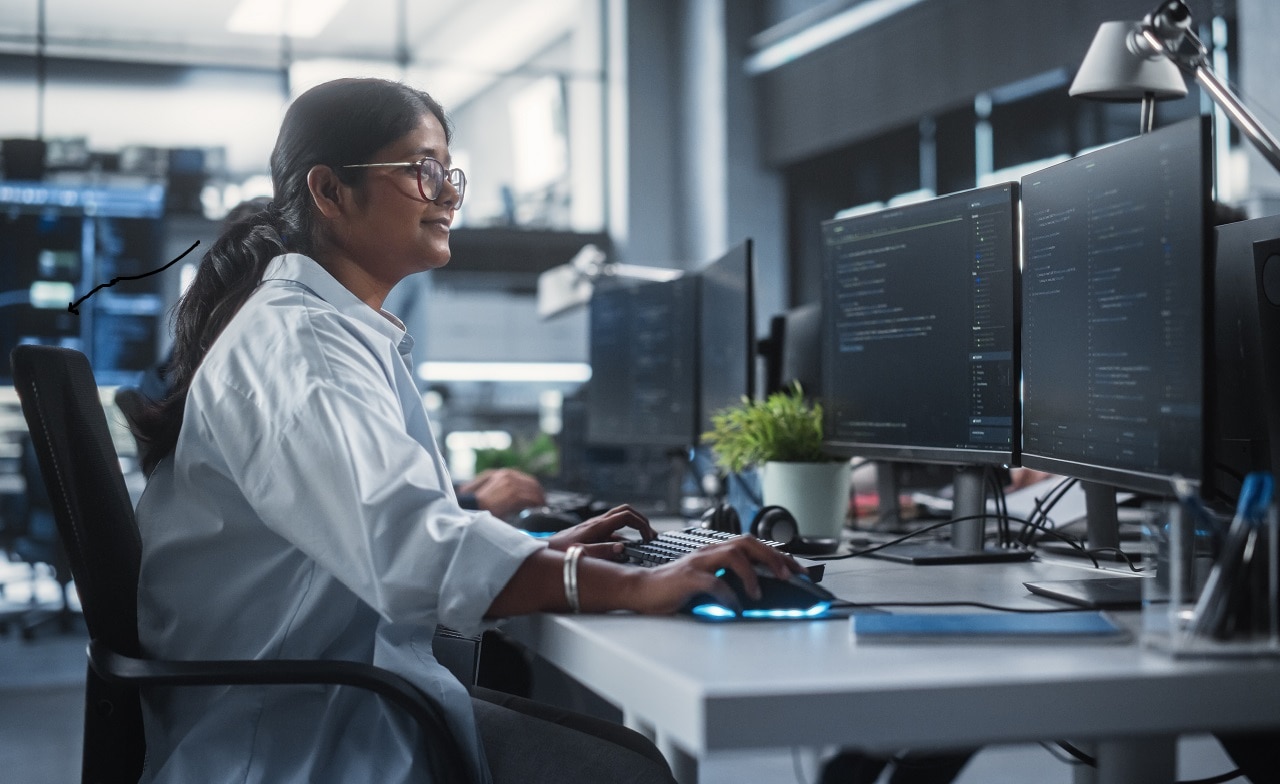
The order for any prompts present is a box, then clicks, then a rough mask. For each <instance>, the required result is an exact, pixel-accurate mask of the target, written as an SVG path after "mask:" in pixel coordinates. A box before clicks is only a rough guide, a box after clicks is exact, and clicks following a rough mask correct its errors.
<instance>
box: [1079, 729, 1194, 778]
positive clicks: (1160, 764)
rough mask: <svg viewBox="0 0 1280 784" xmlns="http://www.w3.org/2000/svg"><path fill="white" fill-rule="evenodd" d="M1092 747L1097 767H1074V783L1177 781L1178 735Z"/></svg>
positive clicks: (1136, 739) (1105, 743)
mask: <svg viewBox="0 0 1280 784" xmlns="http://www.w3.org/2000/svg"><path fill="white" fill-rule="evenodd" d="M1091 746H1092V748H1091V749H1090V751H1091V753H1092V754H1093V756H1094V758H1095V759H1096V760H1097V761H1098V767H1097V768H1091V767H1088V766H1084V765H1081V766H1077V767H1076V769H1075V776H1074V778H1073V784H1167V783H1168V782H1170V781H1175V780H1177V774H1178V738H1177V736H1160V737H1155V738H1129V739H1126V740H1114V741H1102V742H1099V743H1095V744H1091Z"/></svg>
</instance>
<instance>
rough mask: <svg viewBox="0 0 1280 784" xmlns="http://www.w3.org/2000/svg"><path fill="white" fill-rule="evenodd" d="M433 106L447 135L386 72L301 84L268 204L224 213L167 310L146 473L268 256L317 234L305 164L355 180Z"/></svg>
mask: <svg viewBox="0 0 1280 784" xmlns="http://www.w3.org/2000/svg"><path fill="white" fill-rule="evenodd" d="M427 112H430V113H431V114H433V115H435V117H436V119H438V120H439V121H440V125H441V126H442V127H443V128H444V131H445V139H446V141H447V140H448V139H449V138H450V136H451V130H450V127H449V123H448V120H447V119H446V118H445V114H444V109H442V108H441V107H440V104H438V103H437V102H436V101H435V100H434V99H433V98H432V97H431V96H429V95H427V94H426V93H424V92H422V91H420V90H415V89H414V88H412V87H408V86H407V85H404V84H400V83H398V82H390V81H385V80H382V79H338V80H336V81H332V82H326V83H325V84H321V85H319V86H317V87H313V88H312V89H310V90H308V91H306V92H305V93H303V94H302V95H300V96H298V97H297V99H295V100H294V102H293V104H292V105H291V106H290V107H289V110H288V111H287V112H286V113H285V117H284V122H283V123H282V124H281V126H280V135H279V137H277V139H276V146H275V149H274V150H272V152H271V184H272V188H273V190H274V196H273V199H272V201H271V202H270V204H268V205H267V206H266V207H265V208H264V209H259V210H257V211H252V210H246V211H245V212H248V213H249V214H248V215H243V216H241V217H239V218H238V219H237V218H235V217H234V216H229V217H231V220H228V221H227V225H226V227H225V228H224V229H223V231H222V234H221V235H220V236H219V237H218V239H217V241H216V242H214V244H213V247H212V248H210V249H209V251H208V252H207V253H205V255H204V258H203V259H202V260H201V262H200V267H199V269H198V270H197V271H196V275H195V278H194V279H193V280H192V282H191V285H190V287H189V288H188V289H187V291H186V293H185V294H183V295H182V298H181V299H180V300H179V301H178V305H177V309H176V310H175V312H174V316H173V331H174V343H173V355H172V359H171V360H170V361H169V363H168V366H167V368H166V370H165V381H166V383H167V384H168V389H169V393H168V395H167V396H166V397H165V399H164V400H162V401H161V402H159V403H157V404H156V405H154V406H151V407H149V408H148V409H147V410H146V411H145V412H144V413H143V415H142V416H141V417H139V420H138V422H137V423H135V432H136V435H137V436H138V438H139V439H141V440H142V441H143V442H145V443H146V445H147V446H146V450H145V460H144V465H143V470H144V471H145V472H147V473H150V471H151V469H153V468H154V467H155V465H156V463H158V462H159V461H160V460H161V459H162V458H164V457H165V456H166V455H168V454H169V453H170V452H172V451H173V449H174V446H175V445H176V444H177V442H178V432H179V431H180V430H181V428H182V414H183V409H184V408H185V406H186V401H187V391H188V390H189V389H190V387H191V379H192V376H194V375H195V372H196V369H197V368H198V367H200V363H201V362H202V361H203V360H204V357H205V354H206V353H207V352H208V351H209V347H210V346H211V345H213V342H214V341H215V340H216V339H217V338H218V335H219V334H221V333H222V330H223V329H224V328H225V327H226V326H227V323H228V322H229V321H231V317H232V316H234V315H235V314H236V312H237V311H239V310H240V308H241V306H243V305H244V303H245V301H246V300H247V299H248V298H249V296H250V295H251V294H252V293H253V292H254V290H255V289H256V288H257V287H258V284H259V283H260V282H261V281H262V274H263V272H264V271H265V270H266V267H267V263H268V262H270V261H271V259H273V258H275V257H276V256H278V255H280V254H282V253H291V252H296V253H304V254H310V253H312V252H313V250H314V249H315V247H316V246H317V242H318V240H319V238H320V235H319V233H318V232H319V231H320V226H319V225H318V224H317V222H316V219H315V215H316V213H315V211H314V209H313V205H312V201H311V193H310V191H309V190H308V188H307V173H308V172H309V171H310V170H311V168H312V167H313V166H317V165H323V166H330V167H333V171H334V173H335V175H336V176H337V177H338V178H339V179H341V180H342V181H343V182H345V183H347V184H349V185H355V184H358V183H359V181H360V180H361V178H363V176H364V172H365V170H364V169H343V168H341V167H342V166H343V165H344V164H348V163H367V162H368V161H369V159H370V158H371V157H372V156H373V155H374V154H375V153H376V152H377V151H378V150H380V149H382V148H383V147H385V146H387V145H388V144H390V143H392V142H394V141H395V140H397V139H399V138H400V137H402V136H404V135H405V134H407V133H409V132H410V131H412V130H413V129H414V128H416V127H417V126H418V123H420V122H421V121H422V117H423V115H424V114H425V113H427Z"/></svg>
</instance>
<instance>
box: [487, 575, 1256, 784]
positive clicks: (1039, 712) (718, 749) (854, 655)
mask: <svg viewBox="0 0 1280 784" xmlns="http://www.w3.org/2000/svg"><path fill="white" fill-rule="evenodd" d="M1080 576H1083V573H1082V571H1081V569H1080V568H1079V567H1074V566H1070V565H1063V564H1051V563H1039V562H1036V563H1018V564H983V565H963V566H911V565H904V564H895V563H891V562H885V561H875V560H871V559H866V558H858V559H853V560H849V561H837V562H831V563H829V564H828V566H827V573H826V578H825V579H824V581H823V584H824V585H826V586H827V587H828V588H829V589H831V590H832V591H833V592H835V593H836V594H837V595H839V596H841V597H842V598H845V599H852V600H855V601H862V602H874V601H893V600H906V601H928V600H934V601H940V600H976V601H987V602H991V603H995V604H1000V605H1004V606H1025V607H1052V606H1060V605H1056V604H1055V603H1053V602H1050V601H1049V600H1044V599H1040V598H1037V597H1033V596H1031V595H1030V594H1028V593H1027V592H1026V590H1025V588H1023V587H1022V582H1023V581H1024V580H1031V579H1066V578H1074V577H1080ZM1128 615H1131V616H1132V617H1125V618H1123V620H1126V621H1131V622H1132V623H1133V624H1134V625H1135V626H1136V624H1137V622H1138V617H1137V613H1136V612H1135V613H1132V614H1128ZM506 628H507V630H508V631H509V632H510V633H511V634H512V635H513V636H514V637H516V638H517V639H519V640H521V641H523V642H524V643H525V644H526V645H528V646H529V647H530V648H532V649H533V650H534V651H536V652H537V653H538V654H540V655H541V656H543V657H545V658H546V659H547V660H548V661H549V662H550V663H552V664H553V665H555V666H556V667H558V668H559V669H561V670H563V671H564V672H566V673H568V674H569V675H571V676H572V677H573V678H574V679H576V680H578V681H579V682H581V683H582V684H583V685H585V686H586V687H587V688H589V689H591V690H592V691H594V692H596V693H597V694H599V695H600V696H601V697H603V698H604V699H606V700H608V701H610V702H612V703H613V704H615V705H617V706H618V707H619V708H621V709H622V710H623V712H624V715H625V716H626V720H627V723H628V724H629V725H630V726H632V727H634V728H636V729H640V730H641V731H643V732H645V733H646V734H648V735H649V736H650V737H651V738H653V739H654V740H655V741H656V742H657V743H658V745H659V747H660V748H661V749H662V750H663V751H664V753H666V754H667V756H668V759H670V760H671V761H672V766H673V769H674V770H675V772H676V775H677V778H679V779H680V780H681V781H682V782H695V781H696V780H697V778H698V770H699V768H700V767H702V768H703V769H708V768H709V767H714V766H715V764H716V758H717V754H720V753H723V752H728V751H732V750H741V749H762V748H787V747H821V746H829V745H836V746H845V747H853V746H856V747H861V748H864V749H868V750H880V751H893V750H897V749H902V748H916V749H925V748H929V747H934V748H946V747H967V746H982V745H985V744H991V743H1015V742H1034V741H1040V740H1059V739H1065V740H1072V741H1076V742H1084V743H1089V742H1094V743H1096V744H1097V745H1096V746H1095V747H1094V750H1095V752H1096V753H1097V756H1098V758H1099V768H1098V771H1097V773H1096V775H1095V774H1092V773H1083V774H1078V775H1077V781H1080V782H1087V781H1097V782H1103V784H1119V782H1125V784H1142V782H1157V781H1159V782H1168V781H1172V780H1174V779H1175V775H1174V774H1175V771H1176V767H1175V764H1176V759H1175V757H1176V737H1177V735H1179V734H1181V733H1188V732H1193V731H1196V732H1199V731H1213V730H1232V729H1244V728H1249V727H1262V726H1267V725H1268V724H1269V725H1271V726H1273V727H1275V726H1280V708H1278V707H1277V706H1280V661H1275V660H1236V661H1221V660H1218V661H1204V660H1198V661H1187V660H1173V659H1171V658H1169V657H1168V656H1166V655H1164V654H1162V653H1160V652H1158V651H1153V650H1148V649H1145V648H1143V647H1142V646H1141V645H1140V644H1139V643H1138V642H1137V641H1136V636H1135V641H1134V642H1131V643H1124V644H1116V643H1103V644H1079V643H1072V644H1064V645H1051V644H1044V643H1030V644H1022V645H1010V644H999V645H975V644H956V645H933V644H917V645H884V644H880V645H872V646H868V645H862V646H859V645H858V644H856V643H855V641H854V640H853V638H852V635H851V634H850V631H849V625H848V622H847V621H806V622H798V623H797V622H786V623H764V622H759V623H735V624H722V625H715V624H709V623H706V622H700V621H695V620H693V619H692V618H686V617H635V616H629V615H627V616H624V615H609V616H558V615H542V616H531V617H526V618H518V619H513V620H512V621H511V622H510V623H509V625H508V626H507V627H506Z"/></svg>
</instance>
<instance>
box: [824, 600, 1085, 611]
mask: <svg viewBox="0 0 1280 784" xmlns="http://www.w3.org/2000/svg"><path fill="white" fill-rule="evenodd" d="M841 607H849V608H857V607H863V608H870V609H879V608H881V607H978V608H980V609H983V610H997V611H999V612H1007V613H1022V614H1023V615H1048V614H1051V613H1069V612H1075V613H1078V612H1080V608H1079V607H1052V608H1044V607H1004V606H1002V605H999V604H987V603H986V602H965V601H948V602H894V601H888V602H854V601H850V600H848V599H839V600H837V601H834V602H832V603H831V608H832V609H838V608H841Z"/></svg>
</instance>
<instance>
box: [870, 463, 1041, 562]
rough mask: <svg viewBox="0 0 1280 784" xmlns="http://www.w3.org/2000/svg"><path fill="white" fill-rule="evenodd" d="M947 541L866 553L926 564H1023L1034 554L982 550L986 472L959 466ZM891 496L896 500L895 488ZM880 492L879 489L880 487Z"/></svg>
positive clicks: (1028, 551) (898, 545)
mask: <svg viewBox="0 0 1280 784" xmlns="http://www.w3.org/2000/svg"><path fill="white" fill-rule="evenodd" d="M951 484H952V489H953V490H954V494H953V496H952V498H953V502H952V507H951V519H952V520H956V521H957V522H955V523H952V524H951V526H950V529H951V541H950V543H946V542H901V543H899V544H895V545H890V546H889V547H885V548H883V549H881V550H876V551H874V552H870V553H867V555H868V556H871V557H872V558H882V559H884V560H888V561H898V562H900V563H911V564H917V565H929V564H939V565H940V564H960V563H997V562H1008V561H1026V560H1029V559H1030V558H1031V556H1032V555H1033V554H1034V553H1033V552H1032V551H1031V550H1026V549H1009V550H998V549H996V550H993V549H987V548H985V547H984V539H985V537H984V535H983V534H984V528H985V523H986V518H987V517H988V516H989V515H988V513H987V490H986V487H987V486H986V469H985V468H983V467H982V466H962V467H960V468H957V469H956V475H955V478H954V479H953V480H952V483H951ZM893 490H894V492H893V495H892V496H891V497H892V498H893V499H895V501H896V499H897V492H896V491H897V488H896V487H895V488H893ZM882 492H883V486H882Z"/></svg>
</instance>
